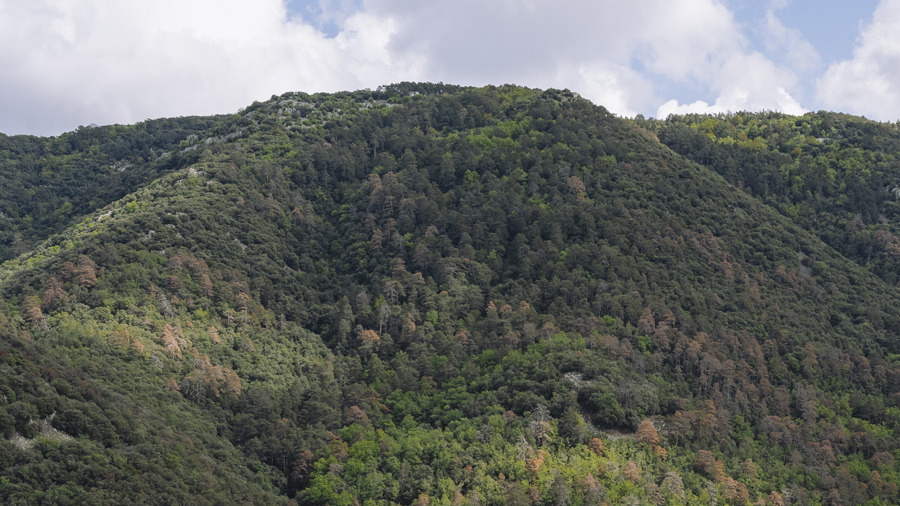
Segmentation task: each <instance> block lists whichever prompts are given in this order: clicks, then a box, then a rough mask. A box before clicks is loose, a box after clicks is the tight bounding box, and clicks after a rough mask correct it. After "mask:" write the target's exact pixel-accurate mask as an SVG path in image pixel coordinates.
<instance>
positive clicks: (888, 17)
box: [816, 0, 900, 121]
mask: <svg viewBox="0 0 900 506" xmlns="http://www.w3.org/2000/svg"><path fill="white" fill-rule="evenodd" d="M898 34H900V0H882V2H881V3H880V4H879V5H878V8H876V9H875V14H874V16H873V19H872V23H871V24H869V25H867V26H864V27H863V28H862V29H861V33H860V39H859V45H858V46H857V47H856V49H855V50H854V51H853V58H851V59H850V60H843V61H840V62H837V63H834V64H832V65H831V66H830V67H829V68H828V70H827V71H826V72H825V74H824V75H823V76H822V77H821V79H819V82H818V83H817V85H816V92H817V95H818V98H819V100H820V101H821V102H822V103H823V104H824V105H825V107H828V108H833V109H842V110H845V111H846V112H851V113H854V114H861V115H865V116H868V117H869V118H872V119H876V120H881V121H896V120H898V119H900V36H898Z"/></svg>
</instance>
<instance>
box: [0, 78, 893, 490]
mask: <svg viewBox="0 0 900 506" xmlns="http://www.w3.org/2000/svg"><path fill="white" fill-rule="evenodd" d="M210 128H211V129H212V130H210V131H207V133H203V134H202V135H200V134H198V137H197V138H192V140H187V139H185V141H184V142H183V143H180V144H179V146H178V148H177V149H175V150H174V151H173V155H177V154H178V153H183V154H188V153H190V156H180V157H179V156H173V159H177V160H180V161H179V162H178V163H173V164H172V165H168V166H166V167H165V168H164V169H161V170H159V171H157V172H155V173H154V176H153V178H152V182H150V181H149V180H148V182H147V184H141V185H138V186H136V187H135V189H134V190H129V191H131V193H128V194H127V195H125V196H124V197H123V198H122V199H120V200H116V201H114V202H111V203H110V204H109V205H108V206H106V207H103V208H102V209H99V208H97V210H93V208H86V209H87V211H88V214H85V215H83V216H82V217H80V218H78V219H75V220H73V221H74V223H73V224H72V225H71V226H69V227H68V228H65V229H63V230H62V231H60V232H58V233H54V234H53V235H49V236H48V237H47V239H46V240H45V241H44V242H43V243H41V244H40V245H38V246H36V247H34V248H32V249H31V250H30V251H29V252H27V253H24V254H22V255H20V256H19V257H17V258H15V259H13V260H10V261H7V262H5V263H4V264H3V266H2V269H0V294H2V296H3V297H4V300H5V301H6V302H7V304H6V305H5V308H3V310H2V313H0V318H3V322H0V323H2V325H0V328H2V339H3V340H2V343H0V370H2V371H3V374H2V375H0V388H2V390H3V392H4V394H3V397H2V398H0V426H2V427H3V432H4V439H3V440H2V441H0V462H2V463H3V465H2V466H0V469H3V470H2V471H0V473H2V474H0V496H2V497H3V498H4V499H6V500H7V501H11V502H15V501H41V500H42V501H47V502H90V501H95V502H109V501H112V500H130V501H142V502H197V503H199V502H255V503H260V502H278V501H286V500H288V499H294V500H297V501H298V502H302V503H329V504H335V503H345V504H351V503H354V501H356V502H359V503H364V502H367V501H374V502H375V503H380V502H397V503H411V502H414V501H426V500H432V501H435V502H438V501H441V502H451V503H473V504H474V503H492V504H500V503H516V502H529V501H537V502H546V503H550V502H559V501H570V502H572V503H576V504H580V503H586V504H593V503H597V502H599V501H607V502H610V503H621V502H639V503H657V502H666V501H669V502H674V503H680V502H698V503H712V502H714V501H715V500H716V499H719V500H727V501H730V502H738V503H740V502H746V501H757V500H762V501H769V502H772V503H779V501H787V502H789V503H798V504H804V503H808V502H811V503H815V502H818V501H824V500H826V499H827V500H829V501H836V500H840V501H843V502H847V503H860V502H865V501H869V500H873V501H883V502H888V503H889V502H892V501H895V500H897V497H898V496H897V485H898V483H900V477H898V470H900V469H898V467H897V466H898V463H897V462H896V461H897V459H896V458H895V457H898V456H900V455H898V454H897V451H898V443H897V441H898V439H897V436H898V434H897V431H898V429H900V426H898V425H900V409H898V406H897V404H898V401H900V396H898V395H897V393H898V390H897V385H898V380H900V363H898V355H897V353H898V352H900V350H898V342H897V338H896V337H897V332H898V330H900V309H898V305H897V300H898V298H897V295H898V293H897V290H896V288H894V287H892V286H890V285H889V284H888V283H886V282H885V281H884V280H883V279H881V278H879V277H877V276H875V275H873V274H872V273H871V272H870V271H868V270H867V269H866V268H865V267H864V266H862V265H859V264H858V263H856V262H854V261H851V260H850V259H848V258H847V257H845V256H844V255H842V254H841V253H839V252H838V251H836V250H835V249H833V248H832V247H829V246H828V245H826V244H825V243H824V242H822V240H821V239H820V237H819V235H817V234H818V232H819V231H818V230H812V231H809V230H805V229H803V228H801V227H800V226H799V224H798V223H796V222H794V221H793V220H791V219H790V218H789V217H786V216H784V215H783V214H781V213H779V212H778V211H777V210H776V209H774V208H773V207H771V206H769V205H767V204H766V203H764V202H763V201H761V200H759V199H757V198H754V197H753V196H752V195H750V194H748V193H747V192H745V191H743V190H741V189H738V188H737V187H736V186H734V185H732V184H730V183H729V182H728V181H726V180H725V179H723V178H722V177H721V176H720V175H718V174H716V173H715V172H713V171H712V170H710V169H708V168H706V167H703V166H700V165H697V164H695V163H693V162H691V161H689V160H688V159H686V158H684V157H683V156H681V155H678V154H676V153H675V152H673V151H671V150H670V149H668V148H667V147H665V146H664V145H663V144H661V143H660V142H659V141H658V140H657V138H656V137H655V136H654V134H653V133H651V132H650V131H649V130H646V129H645V128H643V127H641V126H640V125H638V124H637V123H635V122H632V121H628V120H623V119H619V118H616V117H614V116H612V115H610V114H609V113H607V112H606V111H605V110H603V109H602V108H599V107H596V106H593V105H591V104H590V103H589V102H587V101H585V100H583V99H581V98H579V97H577V96H576V95H574V94H572V93H569V92H566V91H556V90H548V91H540V90H530V89H525V88H518V87H512V86H507V87H502V88H485V89H469V88H457V87H451V86H444V85H416V84H409V83H404V84H402V85H395V86H392V87H387V88H384V89H379V90H377V91H374V92H356V93H344V94H335V95H315V96H309V95H303V94H288V95H285V96H282V97H274V98H273V99H272V100H271V101H268V102H265V103H259V104H254V105H253V106H251V107H249V108H248V109H246V110H244V111H242V112H241V113H239V114H238V115H236V116H234V117H233V118H230V119H220V120H219V121H218V122H217V123H215V124H214V125H212V126H210ZM213 132H215V139H216V140H214V141H210V142H206V141H203V140H202V139H204V138H207V137H209V138H212V136H213ZM204 136H206V137H204ZM635 430H636V431H637V432H635ZM623 432H624V433H625V434H626V435H631V434H634V436H633V437H632V436H629V437H619V436H620V435H621V434H622V433H623Z"/></svg>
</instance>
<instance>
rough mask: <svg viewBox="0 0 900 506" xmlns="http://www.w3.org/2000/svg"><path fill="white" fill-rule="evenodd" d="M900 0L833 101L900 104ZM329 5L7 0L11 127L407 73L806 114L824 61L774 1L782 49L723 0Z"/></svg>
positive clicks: (633, 100)
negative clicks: (806, 91)
mask: <svg viewBox="0 0 900 506" xmlns="http://www.w3.org/2000/svg"><path fill="white" fill-rule="evenodd" d="M898 2H900V0H885V1H884V2H883V3H882V5H881V6H880V7H879V8H878V10H877V11H876V13H875V20H874V21H873V23H872V24H871V25H869V26H867V27H866V28H865V31H864V33H863V36H862V38H861V44H860V47H859V48H857V51H856V53H855V54H854V58H853V60H851V61H847V62H840V63H838V64H835V65H832V66H831V67H829V68H828V71H827V73H826V74H825V75H824V76H822V78H821V80H820V82H819V84H818V86H817V88H816V89H817V97H820V99H821V100H822V102H823V103H825V104H829V107H833V108H836V109H848V108H849V107H852V109H851V110H852V111H853V112H857V113H864V114H865V113H867V114H870V115H871V114H873V113H872V112H870V111H871V110H872V109H871V108H872V107H873V104H874V105H875V106H877V107H880V109H887V107H885V104H887V105H890V107H893V108H894V109H893V110H894V111H897V110H900V98H898V97H897V94H896V91H897V85H895V84H894V83H897V82H900V81H898V80H897V79H896V78H897V77H900V76H898V75H897V74H900V47H898V46H900V45H898V44H894V46H891V43H892V41H894V40H896V39H897V38H896V37H892V36H891V33H892V32H893V33H900V32H898V31H897V28H900V26H898V25H900V21H898V19H900V9H898V7H897V4H898ZM317 12H318V13H319V14H318V16H317V19H313V16H312V15H311V14H308V13H307V14H305V15H306V17H304V13H303V12H302V11H301V12H300V14H299V15H293V14H290V13H289V12H288V11H287V9H286V6H285V4H284V2H283V1H282V0H257V1H255V2H246V1H242V0H215V1H213V0H178V1H175V0H155V1H154V2H137V1H128V0H31V1H29V2H20V1H17V0H0V66H2V68H3V69H4V71H3V72H2V73H0V132H5V133H37V134H43V135H48V134H58V133H60V132H62V131H65V130H71V129H73V128H75V127H76V126H78V125H81V124H88V123H115V122H118V123H130V122H134V121H140V120H142V119H145V118H148V117H161V116H179V115H189V114H211V113H224V112H232V111H235V110H237V109H239V108H241V107H244V106H246V105H248V104H250V103H251V102H252V101H253V100H264V99H267V98H268V97H269V96H271V95H273V94H280V93H283V92H286V91H293V90H299V91H307V92H317V91H337V90H352V89H359V88H374V87H377V86H378V85H381V84H388V83H392V82H398V81H403V80H426V81H444V82H449V83H457V84H464V85H484V84H504V83H515V84H522V85H526V86H533V87H541V88H544V87H557V88H569V89H572V90H575V91H578V92H579V93H581V94H582V95H583V96H585V97H586V98H588V99H591V100H592V101H594V102H595V103H597V104H600V105H604V106H606V107H607V108H608V109H610V110H611V111H612V112H615V113H617V114H621V115H627V116H631V115H635V114H637V113H644V114H649V115H656V116H659V117H665V116H667V115H668V114H682V113H685V112H726V111H737V110H745V109H749V110H760V109H769V110H779V111H784V112H788V113H792V114H798V113H802V112H804V111H805V109H804V107H803V106H802V105H801V103H800V101H799V100H798V99H797V97H800V96H803V90H802V86H801V85H800V84H798V83H799V80H798V76H800V75H802V74H803V73H804V72H810V71H811V69H814V68H815V67H816V66H817V65H819V60H818V55H817V54H816V52H815V49H814V48H813V47H812V46H811V45H810V44H809V43H808V42H806V41H805V40H804V39H803V37H802V35H801V34H800V33H799V32H798V31H796V30H792V29H790V28H788V27H785V26H784V25H783V24H782V23H781V22H780V21H779V20H778V18H777V16H776V14H775V12H774V11H771V10H770V11H768V13H767V16H766V19H765V20H763V23H764V25H765V26H764V29H765V30H767V33H768V37H767V40H769V41H770V43H771V44H773V45H774V46H773V47H775V48H776V49H777V52H778V53H779V54H782V55H784V57H783V58H779V59H778V61H773V60H772V59H770V58H769V57H767V56H766V55H764V54H763V53H762V52H760V51H759V50H757V49H755V48H754V47H753V46H752V44H751V43H750V42H749V41H748V39H747V38H746V37H745V36H744V35H743V33H744V30H745V29H746V26H745V25H743V24H741V23H739V22H738V21H737V20H736V19H735V17H734V14H733V12H732V11H731V10H729V8H728V7H727V4H726V3H725V2H724V0H645V1H642V2H626V1H622V0H570V1H567V2H556V1H551V0H521V1H513V0H497V1H491V2H485V1H483V0H458V1H455V2H437V1H420V0H362V1H361V2H353V1H348V0H318V3H317ZM323 22H327V23H329V24H330V25H332V26H333V27H336V28H334V29H333V30H329V31H330V32H332V33H331V35H334V36H329V35H327V34H326V33H324V32H323V31H322V30H320V28H319V27H321V26H322V25H323ZM768 50H769V51H768V52H769V54H771V53H772V47H769V48H768ZM870 74H871V75H875V76H878V78H877V79H875V80H871V81H869V82H868V83H867V84H866V87H865V89H860V88H859V87H858V86H857V85H856V84H857V83H858V82H859V81H860V80H861V79H862V76H865V75H870ZM673 90H676V91H677V92H676V91H673ZM872 97H878V98H877V99H876V98H872ZM679 99H680V100H681V101H679ZM685 99H687V100H685ZM832 104H833V105H832ZM879 104H880V105H879ZM892 114H893V113H892Z"/></svg>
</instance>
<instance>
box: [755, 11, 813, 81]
mask: <svg viewBox="0 0 900 506" xmlns="http://www.w3.org/2000/svg"><path fill="white" fill-rule="evenodd" d="M765 28H766V34H767V37H766V38H765V44H766V46H767V49H768V50H769V51H770V52H772V53H780V54H782V55H783V56H782V60H783V61H784V62H785V63H786V64H787V65H789V66H790V67H791V68H793V69H795V70H796V71H797V72H800V73H804V72H808V71H810V70H813V69H815V68H816V67H818V66H819V62H820V57H819V53H818V51H816V48H814V47H813V45H812V44H810V43H809V41H808V40H806V39H805V38H803V35H802V34H801V33H800V30H797V29H795V28H788V27H786V26H784V24H782V23H781V20H780V19H778V16H776V15H775V13H774V12H773V11H772V10H769V11H767V12H766V27H765Z"/></svg>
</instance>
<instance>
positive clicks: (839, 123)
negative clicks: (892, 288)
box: [648, 112, 900, 285]
mask: <svg viewBox="0 0 900 506" xmlns="http://www.w3.org/2000/svg"><path fill="white" fill-rule="evenodd" d="M648 127H649V128H652V129H653V130H654V131H655V132H657V134H658V135H659V138H660V140H661V141H662V142H663V143H664V144H666V145H667V146H669V147H670V148H672V149H673V150H675V151H676V152H678V153H680V154H682V155H684V156H686V157H688V158H690V159H692V160H694V161H696V162H697V163H701V164H704V165H706V166H708V167H710V168H711V169H713V170H715V171H716V172H718V173H719V174H721V175H722V176H723V177H725V178H726V179H727V180H728V181H729V182H730V183H732V184H734V185H737V186H738V187H740V188H743V189H745V190H747V191H748V192H750V193H751V194H753V195H755V196H757V197H759V198H760V199H761V200H762V201H764V202H766V203H768V204H769V205H771V206H773V207H775V208H776V209H778V210H779V211H780V212H781V213H783V214H784V215H786V216H788V217H790V218H791V219H793V220H794V221H795V222H797V223H798V224H800V225H801V226H802V227H804V228H806V229H808V230H811V231H813V232H814V233H816V234H817V235H818V236H819V237H820V238H821V239H822V240H823V241H825V242H826V243H827V244H828V245H830V246H831V247H833V248H835V249H836V250H838V251H840V252H841V253H842V254H843V255H845V256H847V257H848V258H850V259H852V260H854V261H855V262H857V263H859V264H860V265H863V266H865V267H867V268H869V269H870V270H871V271H872V272H874V273H875V274H876V275H878V276H879V277H881V278H882V279H884V280H885V281H887V282H889V283H891V284H894V285H896V284H897V283H898V281H900V190H898V188H900V159H898V158H897V153H898V152H900V129H898V125H895V124H890V123H876V122H874V121H869V120H866V119H865V118H860V117H856V116H849V115H846V114H837V113H829V112H819V113H817V114H812V113H810V114H806V115H804V116H800V117H795V116H786V115H783V114H775V113H769V114H749V113H741V114H735V115H730V116H699V115H688V116H685V117H683V118H681V117H675V116H673V117H671V118H669V119H668V120H666V121H662V122H648Z"/></svg>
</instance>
